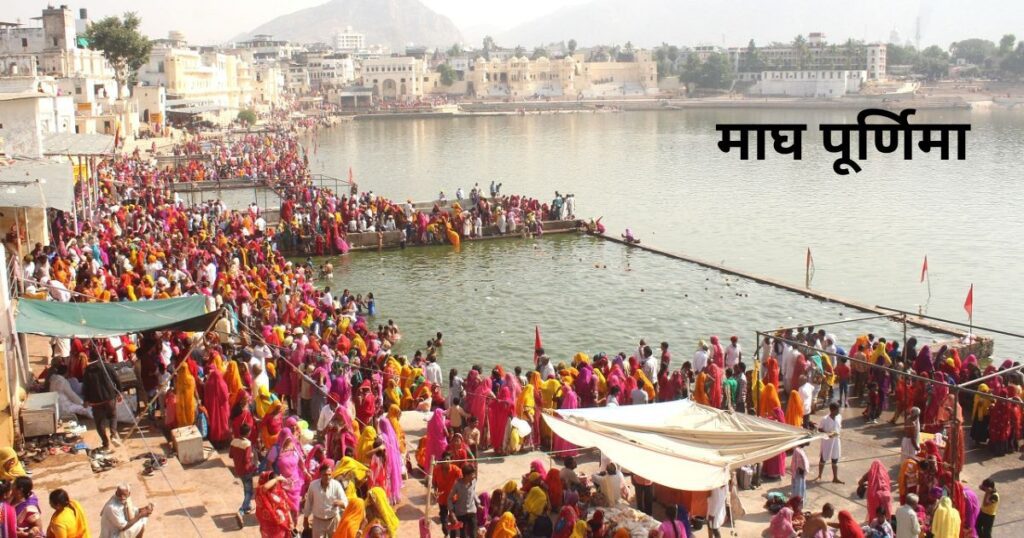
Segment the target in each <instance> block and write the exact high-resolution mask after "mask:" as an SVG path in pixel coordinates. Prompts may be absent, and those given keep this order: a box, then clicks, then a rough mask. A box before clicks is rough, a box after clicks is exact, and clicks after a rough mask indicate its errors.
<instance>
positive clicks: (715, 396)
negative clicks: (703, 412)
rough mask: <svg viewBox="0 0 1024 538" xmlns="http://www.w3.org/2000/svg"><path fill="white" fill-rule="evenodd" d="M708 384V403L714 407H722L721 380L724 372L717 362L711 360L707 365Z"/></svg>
mask: <svg viewBox="0 0 1024 538" xmlns="http://www.w3.org/2000/svg"><path fill="white" fill-rule="evenodd" d="M707 372H708V377H709V378H710V381H709V383H710V386H709V387H708V388H707V395H708V405H710V406H711V407H714V408H715V409H721V408H722V381H724V380H725V379H724V376H725V374H724V373H723V371H722V369H721V368H719V367H718V365H717V364H715V363H713V362H711V363H708V367H707Z"/></svg>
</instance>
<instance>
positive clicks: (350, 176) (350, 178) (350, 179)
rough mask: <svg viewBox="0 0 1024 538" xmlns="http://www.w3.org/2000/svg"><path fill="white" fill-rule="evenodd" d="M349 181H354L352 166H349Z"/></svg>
mask: <svg viewBox="0 0 1024 538" xmlns="http://www.w3.org/2000/svg"><path fill="white" fill-rule="evenodd" d="M348 182H349V183H352V167H351V166H349V167H348Z"/></svg>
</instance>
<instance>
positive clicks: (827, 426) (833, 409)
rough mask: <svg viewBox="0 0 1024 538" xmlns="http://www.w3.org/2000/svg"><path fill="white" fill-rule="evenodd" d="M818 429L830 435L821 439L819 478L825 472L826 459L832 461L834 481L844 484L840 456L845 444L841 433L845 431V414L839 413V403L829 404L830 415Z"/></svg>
mask: <svg viewBox="0 0 1024 538" xmlns="http://www.w3.org/2000/svg"><path fill="white" fill-rule="evenodd" d="M818 431H819V432H822V433H827V434H828V437H826V438H825V439H822V440H821V456H820V458H819V459H818V478H816V479H815V480H821V475H822V474H823V473H824V472H825V461H826V460H828V461H831V462H832V482H834V483H836V484H842V483H843V481H842V480H839V458H841V457H842V456H843V445H842V441H841V439H840V437H839V436H840V434H842V432H843V416H842V415H840V414H839V404H838V403H835V402H833V403H830V404H828V415H826V416H825V418H823V419H821V423H820V424H819V425H818Z"/></svg>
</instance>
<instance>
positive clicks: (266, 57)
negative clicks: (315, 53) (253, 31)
mask: <svg viewBox="0 0 1024 538" xmlns="http://www.w3.org/2000/svg"><path fill="white" fill-rule="evenodd" d="M235 48H237V49H241V50H245V51H247V52H248V53H249V54H250V55H251V58H249V61H251V62H252V63H259V62H280V61H284V60H290V59H291V58H292V56H294V55H295V54H296V53H299V52H302V51H303V50H305V49H304V48H303V47H302V46H301V45H295V44H292V43H291V42H289V41H287V40H284V39H274V38H273V36H271V35H269V34H258V35H255V36H253V38H252V39H250V40H248V41H240V42H238V43H235Z"/></svg>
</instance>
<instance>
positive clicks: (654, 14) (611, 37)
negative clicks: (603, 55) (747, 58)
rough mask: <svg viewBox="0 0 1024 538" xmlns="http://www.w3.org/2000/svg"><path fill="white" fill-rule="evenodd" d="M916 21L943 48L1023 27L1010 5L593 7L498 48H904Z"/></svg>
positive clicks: (951, 0) (790, 2) (995, 0)
mask: <svg viewBox="0 0 1024 538" xmlns="http://www.w3.org/2000/svg"><path fill="white" fill-rule="evenodd" d="M1015 5H1016V7H1014V6H1015ZM995 13H998V15H995ZM918 20H920V25H921V42H922V43H923V44H924V45H928V44H933V43H937V44H939V45H940V46H942V47H943V48H945V47H946V46H948V45H949V43H951V42H952V41H955V40H959V39H964V38H968V37H982V38H986V39H992V40H996V41H998V39H999V37H1000V36H1001V35H1002V34H1004V33H1009V32H1012V31H1014V30H1015V29H1017V28H1020V27H1022V26H1024V9H1020V7H1019V5H1018V4H1012V3H1010V2H1008V1H1007V0H978V1H976V2H956V1H955V0H924V1H919V2H918V1H915V2H891V1H889V0H859V1H857V2H849V1H846V0H775V1H772V2H765V1H764V0H719V1H717V2H707V1H697V0H592V1H590V2H587V3H585V4H579V5H575V6H569V7H565V8H562V9H559V10H557V11H555V12H553V13H551V14H549V15H545V16H543V17H540V18H537V19H535V20H533V21H530V22H527V23H524V24H521V25H519V26H516V27H514V28H512V29H510V30H508V31H505V32H501V33H499V34H497V35H495V36H494V37H495V39H496V40H497V42H498V44H499V45H503V46H515V45H517V44H518V45H523V46H526V47H527V48H530V47H533V46H535V45H538V44H542V43H549V42H557V41H562V40H567V39H570V38H573V39H576V40H577V41H578V42H579V44H580V46H590V45H599V44H623V43H625V42H626V41H632V42H633V44H634V45H637V46H643V47H649V46H653V45H658V44H660V43H661V42H663V41H665V42H668V43H673V44H686V45H697V44H710V45H725V46H742V45H745V44H746V43H747V41H749V40H750V39H751V38H753V39H755V40H756V41H757V43H758V44H767V43H770V42H771V41H782V42H789V41H791V40H792V39H793V38H794V37H795V36H796V35H798V34H803V35H805V36H806V35H807V34H808V33H810V32H819V31H820V32H824V33H825V35H826V37H827V38H828V39H829V40H830V41H832V42H843V41H846V39H847V38H854V39H863V40H866V41H882V42H887V41H888V40H889V35H890V32H892V30H893V29H898V30H899V34H900V40H901V41H905V40H907V39H913V37H914V30H915V27H916V25H917V24H918ZM954 21H955V22H954ZM1018 33H1019V32H1018Z"/></svg>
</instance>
